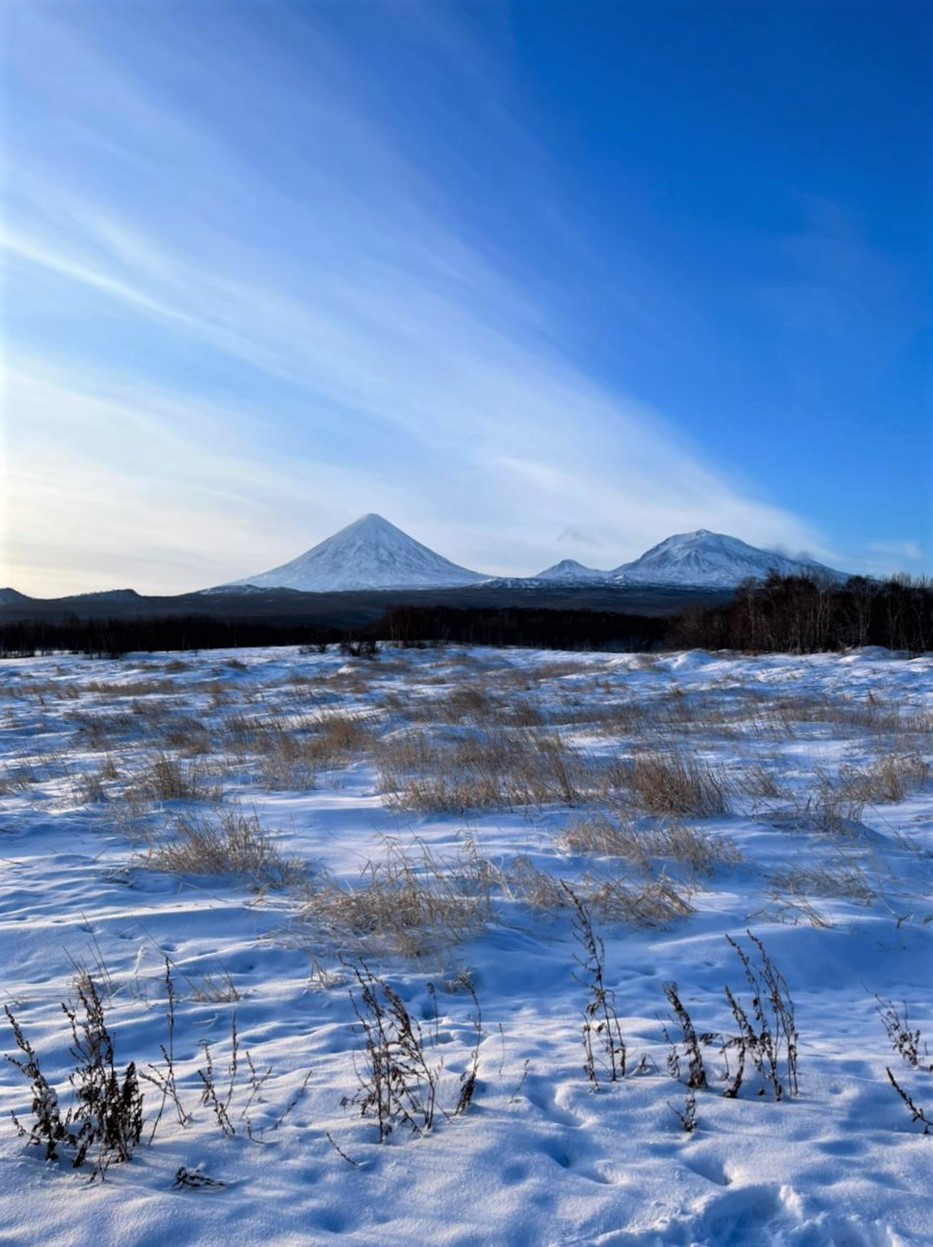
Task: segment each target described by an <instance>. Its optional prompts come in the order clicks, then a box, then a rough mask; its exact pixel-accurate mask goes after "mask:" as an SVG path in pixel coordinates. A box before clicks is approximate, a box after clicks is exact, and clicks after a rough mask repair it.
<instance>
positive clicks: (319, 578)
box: [230, 515, 487, 593]
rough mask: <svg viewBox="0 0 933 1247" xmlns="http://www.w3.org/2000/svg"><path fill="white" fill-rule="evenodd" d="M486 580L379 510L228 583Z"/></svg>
mask: <svg viewBox="0 0 933 1247" xmlns="http://www.w3.org/2000/svg"><path fill="white" fill-rule="evenodd" d="M486 579H487V577H485V576H483V575H481V574H480V573H479V572H472V571H470V570H469V569H468V568H466V567H459V566H458V565H457V564H456V563H451V562H450V560H449V559H445V558H443V557H442V556H441V555H440V554H435V552H434V551H433V550H429V549H428V547H427V546H423V545H422V544H421V542H420V541H415V540H414V538H412V537H409V536H408V534H407V533H403V532H402V530H401V529H400V528H396V527H395V525H394V524H390V523H389V521H388V520H384V519H383V518H382V516H381V515H364V516H363V517H362V518H361V519H358V520H356V521H354V523H352V524H348V525H347V527H346V528H341V530H340V532H339V533H334V535H333V536H332V537H327V538H326V539H325V540H324V541H322V542H321V543H320V544H319V545H316V546H314V547H313V549H311V550H308V551H306V552H305V553H304V554H300V555H299V556H298V558H296V559H292V561H291V562H290V563H283V564H282V566H281V567H273V568H272V570H271V571H267V572H260V573H258V574H257V575H255V576H246V577H244V578H243V579H242V580H234V581H231V582H230V583H231V584H233V585H256V586H257V587H258V588H262V589H299V590H301V591H302V592H305V593H335V592H342V591H345V590H352V589H439V588H455V587H457V586H460V585H472V584H476V583H478V582H479V581H481V580H486Z"/></svg>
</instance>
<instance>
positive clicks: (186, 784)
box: [126, 753, 221, 802]
mask: <svg viewBox="0 0 933 1247" xmlns="http://www.w3.org/2000/svg"><path fill="white" fill-rule="evenodd" d="M126 796H127V798H128V799H129V800H130V801H137V802H140V801H218V800H219V799H220V796H221V792H220V788H219V786H218V785H217V784H216V783H215V782H213V777H212V775H211V773H210V771H209V770H208V769H207V767H205V766H204V765H201V764H198V763H194V762H181V761H179V760H178V759H176V758H173V757H171V756H169V755H168V754H165V753H157V754H156V755H155V756H154V757H153V758H152V759H150V761H149V762H148V763H147V764H146V766H144V767H143V768H142V769H141V770H140V771H138V772H137V773H136V775H135V776H134V777H133V780H132V781H131V783H130V785H129V787H128V788H127V792H126Z"/></svg>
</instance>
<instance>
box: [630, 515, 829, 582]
mask: <svg viewBox="0 0 933 1247" xmlns="http://www.w3.org/2000/svg"><path fill="white" fill-rule="evenodd" d="M772 571H776V572H778V573H779V574H780V575H782V576H824V577H827V578H828V579H830V580H845V579H847V577H846V576H845V575H844V574H843V573H842V572H837V571H833V570H832V568H829V567H824V566H823V565H822V564H821V563H817V562H815V561H814V560H812V559H792V558H788V557H787V556H786V555H782V554H776V553H775V552H774V551H771V550H760V549H758V548H757V547H756V546H750V545H748V544H747V543H746V542H744V541H740V540H739V539H738V538H737V537H727V536H725V535H724V534H723V533H711V532H708V531H707V530H706V529H705V528H701V529H698V531H697V532H695V533H678V534H677V535H675V536H673V537H667V538H666V539H665V540H664V541H662V542H660V543H659V544H658V545H656V546H652V548H651V549H650V550H648V551H646V552H645V553H644V554H642V555H641V556H640V557H639V558H637V559H635V560H634V561H633V562H631V563H623V564H622V565H621V567H617V568H616V569H615V571H614V572H613V573H612V576H613V579H614V580H617V581H619V582H620V583H622V584H657V585H683V586H691V587H704V588H733V587H735V586H736V585H739V584H741V583H742V581H743V580H749V579H751V580H764V579H765V578H766V577H767V576H768V574H769V573H770V572H772Z"/></svg>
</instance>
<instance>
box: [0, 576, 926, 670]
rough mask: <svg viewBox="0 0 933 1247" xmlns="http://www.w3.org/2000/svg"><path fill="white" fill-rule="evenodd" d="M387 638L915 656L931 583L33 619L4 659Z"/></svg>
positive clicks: (809, 584)
mask: <svg viewBox="0 0 933 1247" xmlns="http://www.w3.org/2000/svg"><path fill="white" fill-rule="evenodd" d="M380 642H389V643H393V644H396V645H401V646H403V647H404V646H425V645H436V644H444V643H446V642H457V643H461V644H466V645H494V646H508V645H515V646H525V647H531V648H535V649H567V650H617V651H624V652H640V651H651V650H663V649H712V650H716V649H732V650H743V651H746V652H751V653H794V654H802V653H814V652H818V651H827V650H841V649H848V648H852V647H855V646H864V645H879V646H885V647H887V648H889V649H893V650H906V651H908V652H909V653H913V654H918V653H923V652H926V651H930V650H933V585H931V584H930V582H928V581H924V580H911V579H909V578H908V577H896V578H894V579H892V580H888V581H874V580H868V579H867V578H865V577H860V576H855V577H852V578H851V579H850V580H848V581H847V582H846V583H845V584H834V583H830V582H827V581H820V580H815V579H810V578H808V577H805V576H778V575H776V574H775V575H772V576H770V577H769V578H768V579H767V580H766V581H765V582H764V583H762V584H755V583H747V584H745V585H742V586H741V587H740V588H739V589H738V591H737V592H736V594H735V596H734V597H733V599H732V600H731V601H729V602H727V603H726V604H724V605H719V606H707V607H698V606H691V607H687V608H686V609H684V610H682V611H680V612H679V613H675V614H671V615H666V616H653V615H637V614H626V613H621V612H614V611H595V610H565V609H553V610H552V609H546V608H540V607H537V608H536V607H534V606H520V607H515V606H508V607H500V608H494V607H465V608H464V607H449V606H396V607H393V608H391V609H389V610H387V611H386V612H385V613H384V614H383V615H382V617H381V618H379V619H377V620H374V621H372V622H369V623H365V624H361V625H357V626H354V627H352V628H351V627H345V626H337V625H334V624H331V623H327V622H321V621H319V620H317V621H315V620H308V621H295V620H282V621H276V620H274V619H263V620H237V619H217V618H214V617H212V616H208V615H186V616H175V617H172V616H169V617H165V618H120V619H80V618H78V617H77V616H72V617H70V618H68V619H65V620H58V621H48V620H33V621H29V620H25V621H17V622H15V623H7V624H0V657H20V656H31V655H36V654H52V653H61V652H65V653H74V654H86V655H89V656H92V657H110V658H113V657H119V656H121V655H123V654H127V653H133V652H138V651H142V652H154V651H160V650H188V651H191V650H202V649H205V650H207V649H234V648H238V647H244V646H266V645H301V646H308V647H310V648H314V649H323V648H324V647H325V646H327V645H334V644H339V645H341V646H343V647H344V649H345V650H346V652H348V653H355V654H356V655H357V656H367V655H372V654H373V653H374V652H375V650H376V646H377V644H378V643H380Z"/></svg>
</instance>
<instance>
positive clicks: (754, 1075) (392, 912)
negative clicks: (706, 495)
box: [0, 646, 933, 1247]
mask: <svg viewBox="0 0 933 1247" xmlns="http://www.w3.org/2000/svg"><path fill="white" fill-rule="evenodd" d="M931 728H933V658H931V657H929V656H927V657H921V658H914V659H907V658H905V657H902V656H898V655H895V654H891V653H888V652H886V651H881V650H861V651H855V652H851V653H845V654H833V655H829V654H818V655H811V656H801V657H796V656H794V657H791V656H769V657H750V656H740V655H735V654H727V653H705V652H699V651H692V652H685V653H665V654H650V655H647V654H615V653H614V654H608V653H587V654H582V653H554V652H547V653H546V652H539V651H527V650H494V649H470V648H462V647H455V646H449V647H442V648H437V649H423V650H418V649H412V650H402V649H390V648H384V649H383V650H382V651H381V652H380V653H379V654H378V655H377V657H376V658H374V659H367V658H365V657H362V656H358V657H352V656H349V655H347V654H345V653H340V652H338V651H337V650H336V649H334V648H331V649H330V650H327V651H324V652H302V651H299V650H298V649H265V650H260V649H256V650H229V651H215V652H203V653H200V654H135V655H130V656H128V657H126V658H123V659H119V660H89V659H84V658H78V657H71V656H49V657H43V658H33V659H11V660H7V661H5V662H4V663H3V664H2V669H0V837H2V853H0V899H2V903H0V958H2V964H3V967H4V972H3V1001H2V1003H3V1004H4V1005H5V1006H6V1007H7V1010H8V1011H9V1015H10V1017H11V1018H12V1020H13V1022H15V1025H16V1027H17V1028H18V1031H19V1035H20V1036H21V1037H22V1042H23V1043H25V1044H28V1045H30V1049H29V1050H30V1051H31V1052H33V1053H34V1055H35V1058H36V1060H37V1061H38V1064H39V1066H40V1067H41V1071H42V1075H43V1077H44V1078H45V1079H46V1080H47V1084H48V1088H49V1090H48V1091H47V1092H44V1093H43V1094H44V1095H45V1097H46V1098H45V1101H44V1102H45V1105H46V1109H48V1104H49V1099H48V1097H49V1095H50V1094H51V1093H52V1092H54V1093H55V1095H56V1096H57V1103H58V1108H59V1112H60V1118H59V1120H60V1121H61V1122H62V1123H63V1125H62V1137H60V1138H59V1140H58V1143H57V1146H56V1147H55V1148H54V1149H53V1150H54V1151H55V1152H56V1158H55V1159H46V1156H45V1152H46V1150H47V1149H46V1148H45V1147H44V1146H42V1145H41V1144H40V1145H30V1144H29V1142H28V1138H27V1137H23V1136H21V1135H19V1134H18V1133H17V1130H16V1128H15V1125H14V1123H13V1121H12V1120H11V1117H10V1114H11V1113H14V1114H15V1115H16V1118H17V1120H18V1121H19V1122H20V1123H21V1125H22V1127H23V1129H24V1130H25V1131H26V1132H27V1135H28V1133H29V1132H35V1131H36V1116H35V1114H34V1113H33V1103H32V1101H33V1089H34V1087H35V1085H36V1078H35V1069H34V1067H33V1066H31V1065H30V1058H29V1057H28V1054H27V1052H26V1050H25V1049H24V1047H23V1046H22V1044H20V1043H18V1041H17V1037H16V1034H17V1032H16V1031H15V1030H14V1027H13V1024H12V1023H11V1022H5V1024H4V1043H3V1046H2V1051H4V1052H6V1053H7V1054H8V1055H10V1056H11V1057H13V1058H14V1059H15V1060H16V1061H18V1062H19V1065H16V1064H14V1063H13V1062H4V1063H3V1066H2V1075H0V1110H2V1122H0V1201H2V1208H3V1216H2V1224H0V1244H16V1247H38V1245H39V1244H43V1245H47V1244H50V1243H54V1244H56V1247H59V1245H60V1247H69V1245H73V1247H86V1245H87V1244H89V1243H103V1244H109V1243H114V1244H116V1243H119V1244H120V1245H121V1247H163V1245H168V1244H171V1247H187V1245H189V1244H191V1245H193V1244H204V1243H221V1242H223V1243H225V1244H227V1245H228V1247H240V1245H243V1247H246V1245H247V1244H249V1245H250V1247H252V1245H253V1244H256V1243H262V1244H263V1245H264V1247H295V1245H297V1244H318V1243H329V1242H346V1243H347V1244H348V1245H349V1244H358V1245H360V1247H362V1245H364V1244H365V1245H366V1247H385V1244H388V1243H406V1244H407V1243H412V1244H426V1243H430V1244H444V1245H449V1247H486V1245H492V1244H496V1245H499V1244H508V1245H510V1247H583V1245H587V1247H589V1245H598V1247H668V1245H672V1247H727V1245H733V1247H778V1245H780V1247H843V1245H845V1247H906V1245H917V1247H919V1245H920V1244H926V1243H929V1242H930V1237H931V1235H930V1225H931V1224H933V1198H931V1191H933V1134H925V1133H924V1118H926V1119H930V1118H933V1072H931V1071H930V1069H929V1065H930V1062H931V1060H933V1057H931V1056H930V1055H929V1053H928V1052H927V1051H926V1048H925V1047H924V1041H925V1040H931V1039H933V1006H931V1000H930V982H931V969H933V900H931V888H930V884H931V873H933V872H931V864H933V818H931V810H933V801H931V792H933V771H931V767H933V745H931ZM726 989H728V994H727V991H726ZM730 997H731V999H730ZM88 1000H90V1001H91V1005H92V1006H93V1003H94V1001H98V1002H99V1004H100V1014H99V1018H102V1019H103V1024H104V1026H105V1027H106V1032H107V1035H108V1036H109V1038H110V1041H111V1042H112V1046H113V1057H114V1069H115V1075H116V1078H117V1080H118V1086H119V1089H120V1090H121V1092H122V1091H124V1090H125V1091H126V1105H128V1106H129V1108H128V1110H127V1111H128V1113H129V1116H130V1117H132V1111H135V1110H134V1108H133V1106H134V1105H135V1106H136V1107H138V1093H141V1094H142V1121H141V1123H140V1128H139V1130H138V1131H136V1132H135V1133H134V1129H133V1124H132V1121H127V1120H125V1119H124V1120H123V1125H122V1126H121V1127H120V1129H118V1130H117V1131H116V1133H117V1134H120V1130H122V1135H121V1137H122V1138H123V1140H124V1141H127V1140H128V1141H129V1146H128V1149H127V1150H128V1151H129V1152H130V1153H131V1154H130V1156H129V1159H128V1160H127V1161H126V1162H125V1163H108V1161H112V1160H114V1157H113V1154H112V1152H113V1147H114V1141H113V1138H111V1141H110V1143H109V1144H108V1145H105V1146H102V1144H101V1141H100V1140H99V1139H96V1138H95V1140H94V1141H93V1142H92V1144H91V1146H90V1147H89V1149H88V1154H87V1156H86V1157H85V1158H84V1163H83V1164H82V1165H81V1166H80V1167H78V1168H73V1167H72V1165H73V1161H74V1159H75V1158H76V1151H77V1148H78V1146H79V1144H76V1143H75V1142H71V1141H69V1139H68V1137H67V1136H68V1133H69V1131H70V1132H71V1134H72V1135H78V1134H80V1131H81V1130H82V1129H85V1130H87V1129H88V1128H89V1127H88V1114H87V1113H86V1112H85V1113H84V1114H83V1116H82V1101H81V1098H80V1094H79V1093H81V1092H82V1089H84V1091H86V1089H87V1086H88V1083H87V1078H86V1076H84V1077H83V1076H82V1073H81V1065H82V1052H83V1051H84V1050H83V1049H82V1042H83V1043H85V1044H86V1041H87V1037H88V1034H89V1033H90V1032H89V1029H88V1028H90V1029H91V1030H92V1029H93V1026H92V1024H91V1022H90V1021H89V1018H90V1016H91V1015H90V1012H89V1011H88V1007H87V1002H88ZM756 1001H758V1004H757V1005H756ZM63 1003H65V1004H66V1005H67V1007H68V1008H69V1009H71V1010H72V1011H73V1014H74V1025H75V1028H76V1035H77V1043H76V1038H75V1035H74V1034H72V1033H71V1023H70V1022H69V1018H68V1016H67V1014H66V1013H65V1012H63V1009H62V1004H63ZM372 1006H375V1008H373V1007H372ZM406 1027H407V1028H408V1030H407V1031H406ZM917 1032H919V1036H918V1035H917ZM97 1034H98V1038H99V1037H100V1029H99V1027H98V1031H97ZM367 1036H368V1046H367ZM691 1036H695V1043H692V1042H691ZM380 1044H382V1046H383V1049H384V1050H385V1051H388V1052H389V1054H390V1055H393V1054H394V1057H395V1070H394V1072H393V1071H392V1069H391V1068H390V1067H389V1066H386V1065H384V1064H383V1065H380V1064H379V1057H380ZM99 1047H100V1045H98V1048H99ZM76 1048H77V1055H76V1054H75V1051H74V1050H75V1049H76ZM84 1055H86V1052H84ZM131 1062H133V1063H135V1073H136V1076H137V1078H138V1083H136V1084H133V1083H132V1078H131V1077H130V1078H128V1076H127V1068H128V1066H129V1064H130V1063H131ZM402 1067H404V1068H402ZM400 1069H401V1074H400V1073H399V1070H400ZM888 1071H890V1074H889V1072H888ZM740 1073H741V1075H742V1077H741V1079H739V1077H738V1075H739V1074H740ZM613 1074H615V1075H616V1077H613ZM69 1076H71V1078H72V1082H71V1083H69ZM82 1078H83V1080H82ZM381 1078H382V1081H380V1079H381ZM892 1078H893V1080H894V1081H893V1082H892ZM393 1079H394V1080H395V1081H394V1082H393ZM399 1079H400V1080H401V1081H400V1082H399ZM389 1083H391V1084H392V1086H388V1084H389ZM691 1083H692V1084H693V1086H692V1087H691V1086H690V1084H691ZM894 1083H896V1084H897V1086H898V1087H900V1088H901V1091H900V1092H898V1090H897V1087H896V1086H895V1085H894ZM134 1086H135V1087H136V1092H135V1093H134ZM393 1088H394V1092H395V1099H394V1100H393V1098H392V1094H391V1093H392V1091H393ZM727 1093H728V1094H727ZM134 1095H135V1099H134ZM908 1100H909V1102H910V1104H912V1105H913V1106H914V1110H915V1111H916V1112H919V1113H921V1114H922V1115H923V1116H921V1117H919V1118H918V1117H916V1116H915V1112H912V1110H911V1108H910V1104H909V1103H908ZM69 1113H71V1118H70V1124H69V1118H68V1114H69ZM49 1120H50V1116H49V1113H48V1112H47V1111H46V1116H45V1121H46V1125H48V1122H49ZM380 1125H381V1126H382V1127H383V1129H382V1131H380ZM40 1133H41V1131H40ZM137 1134H138V1142H137V1141H135V1140H136V1135H137ZM380 1134H382V1135H383V1136H384V1138H383V1139H382V1141H380ZM108 1147H109V1149H110V1150H109V1151H108Z"/></svg>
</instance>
